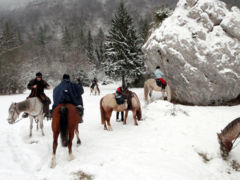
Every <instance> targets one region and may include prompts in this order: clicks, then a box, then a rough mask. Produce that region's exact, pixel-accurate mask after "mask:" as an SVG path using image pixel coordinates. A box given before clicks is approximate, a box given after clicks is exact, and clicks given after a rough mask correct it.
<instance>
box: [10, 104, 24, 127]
mask: <svg viewBox="0 0 240 180" xmlns="http://www.w3.org/2000/svg"><path fill="white" fill-rule="evenodd" d="M15 113H17V115H18V116H19V114H20V113H19V112H18V111H17V103H14V112H13V115H12V118H13V117H14V114H15ZM22 119H23V118H20V119H18V120H16V121H15V122H14V123H18V122H19V121H21V120H22Z"/></svg>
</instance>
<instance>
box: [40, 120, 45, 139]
mask: <svg viewBox="0 0 240 180" xmlns="http://www.w3.org/2000/svg"><path fill="white" fill-rule="evenodd" d="M43 119H44V117H43V116H41V117H40V118H39V121H40V128H41V130H42V135H43V136H44V135H45V134H44V132H43Z"/></svg>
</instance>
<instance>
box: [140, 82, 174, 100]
mask: <svg viewBox="0 0 240 180" xmlns="http://www.w3.org/2000/svg"><path fill="white" fill-rule="evenodd" d="M152 91H161V92H162V100H164V96H165V93H167V100H168V101H169V102H170V101H171V89H170V87H169V85H168V84H167V86H166V88H165V89H162V87H159V86H158V85H157V83H156V80H155V79H148V80H147V81H145V83H144V98H145V102H146V103H149V101H148V96H149V97H150V98H152Z"/></svg>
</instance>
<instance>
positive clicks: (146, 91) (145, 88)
mask: <svg viewBox="0 0 240 180" xmlns="http://www.w3.org/2000/svg"><path fill="white" fill-rule="evenodd" d="M144 99H145V101H146V102H147V100H148V85H147V83H146V82H145V83H144Z"/></svg>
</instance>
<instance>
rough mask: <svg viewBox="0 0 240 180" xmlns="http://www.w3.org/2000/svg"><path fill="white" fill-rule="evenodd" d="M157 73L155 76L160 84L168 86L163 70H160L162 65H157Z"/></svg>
mask: <svg viewBox="0 0 240 180" xmlns="http://www.w3.org/2000/svg"><path fill="white" fill-rule="evenodd" d="M154 74H155V77H156V83H157V85H158V86H160V87H162V89H165V88H166V85H167V83H166V81H165V80H164V79H163V76H164V74H163V72H162V71H161V70H160V66H157V67H156V70H155V72H154Z"/></svg>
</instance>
